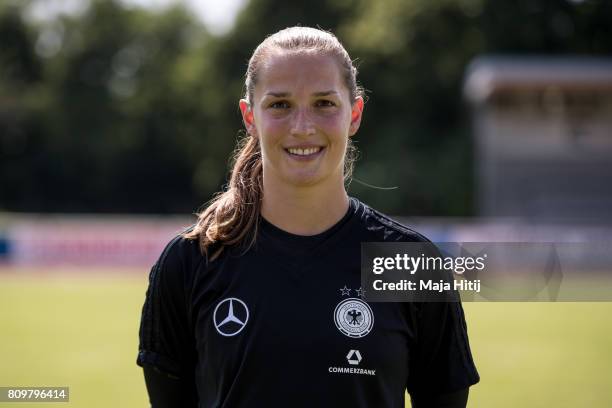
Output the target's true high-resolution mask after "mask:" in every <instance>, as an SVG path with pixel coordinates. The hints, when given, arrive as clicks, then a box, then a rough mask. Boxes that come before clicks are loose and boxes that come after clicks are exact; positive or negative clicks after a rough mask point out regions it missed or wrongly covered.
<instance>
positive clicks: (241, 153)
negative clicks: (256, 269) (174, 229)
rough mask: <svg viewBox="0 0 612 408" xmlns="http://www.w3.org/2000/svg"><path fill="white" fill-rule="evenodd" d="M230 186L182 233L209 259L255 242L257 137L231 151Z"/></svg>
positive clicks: (259, 165)
mask: <svg viewBox="0 0 612 408" xmlns="http://www.w3.org/2000/svg"><path fill="white" fill-rule="evenodd" d="M233 157H234V159H233V166H232V171H231V176H230V182H229V186H228V188H227V190H226V191H224V192H222V193H220V194H218V195H217V196H216V197H215V198H213V199H212V201H211V203H210V204H209V205H208V207H207V208H206V209H205V210H204V211H202V212H201V213H200V214H199V215H198V221H197V223H196V225H195V227H194V228H193V229H192V230H191V231H189V232H187V233H186V234H185V235H184V236H185V238H188V239H197V240H198V241H199V244H200V250H201V251H202V253H204V254H206V256H207V257H208V259H209V260H211V261H212V260H214V259H216V258H217V257H218V256H219V255H220V254H221V253H222V252H223V250H224V249H225V248H226V247H231V246H235V245H238V244H244V245H245V246H246V248H249V247H251V246H252V245H253V243H254V242H255V237H256V235H257V226H258V224H259V216H260V215H259V214H260V210H261V199H262V191H263V180H262V163H261V151H260V149H259V140H258V139H257V138H255V137H251V136H249V135H247V136H245V137H244V138H242V139H241V140H240V141H239V143H238V146H237V148H236V151H235V153H234V156H233Z"/></svg>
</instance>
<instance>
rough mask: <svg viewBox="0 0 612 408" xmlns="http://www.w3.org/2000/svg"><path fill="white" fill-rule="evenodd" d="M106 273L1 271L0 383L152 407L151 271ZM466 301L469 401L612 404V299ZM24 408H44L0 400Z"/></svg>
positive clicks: (76, 400)
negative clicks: (472, 376) (147, 335)
mask: <svg viewBox="0 0 612 408" xmlns="http://www.w3.org/2000/svg"><path fill="white" fill-rule="evenodd" d="M103 273H104V271H98V273H92V274H88V275H90V276H88V277H83V276H77V275H74V276H67V275H59V276H56V275H47V276H45V275H42V274H37V275H32V274H23V273H19V274H17V273H14V272H10V273H0V330H1V331H0V386H69V387H70V403H68V404H60V405H61V406H70V407H86V408H97V407H104V408H109V407H113V408H120V407H145V406H148V402H147V397H146V392H145V388H144V382H143V379H142V375H141V371H140V369H139V367H137V366H136V364H135V358H136V351H137V347H138V338H137V333H138V322H139V318H140V309H141V307H142V302H143V300H144V292H145V290H146V273H145V272H144V271H142V272H136V273H134V272H132V273H129V274H125V275H119V274H117V273H113V274H107V275H104V274H103ZM464 307H465V311H466V315H467V319H468V327H469V334H470V340H471V343H472V350H473V353H474V358H475V360H476V364H477V366H478V369H479V371H480V374H481V377H482V380H481V383H480V384H478V385H477V386H475V387H473V388H472V391H471V394H470V403H469V406H470V407H479V408H480V407H485V408H489V407H491V408H505V407H508V408H509V407H513V408H514V407H521V408H531V407H547V408H548V407H554V408H561V407H572V408H575V407H590V408H599V407H602V408H603V407H612V303H466V304H465V305H464ZM86 322H87V323H86ZM96 322H99V324H96ZM296 397H297V396H296ZM27 406H36V407H40V406H41V404H28V403H11V404H9V403H0V408H4V407H7V408H8V407H20V408H25V407H27ZM53 406H57V405H53Z"/></svg>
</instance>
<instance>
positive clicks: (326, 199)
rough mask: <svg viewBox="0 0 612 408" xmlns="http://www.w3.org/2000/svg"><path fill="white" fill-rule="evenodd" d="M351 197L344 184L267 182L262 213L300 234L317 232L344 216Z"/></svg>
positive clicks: (283, 228) (326, 228) (278, 224)
mask: <svg viewBox="0 0 612 408" xmlns="http://www.w3.org/2000/svg"><path fill="white" fill-rule="evenodd" d="M348 208H349V199H348V195H347V194H346V190H345V189H344V184H343V183H340V185H339V186H321V185H317V186H312V187H295V186H284V187H280V186H277V187H276V188H266V185H265V182H264V194H263V202H262V206H261V215H262V216H263V217H264V218H265V219H266V220H267V221H268V222H270V223H272V224H273V225H275V226H276V227H278V228H280V229H282V230H284V231H287V232H290V233H292V234H296V235H316V234H319V233H321V232H324V231H326V230H328V229H329V228H331V227H332V226H333V225H334V224H336V223H337V222H338V221H340V220H341V219H342V217H344V215H345V214H346V212H347V211H348Z"/></svg>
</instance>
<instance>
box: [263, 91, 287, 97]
mask: <svg viewBox="0 0 612 408" xmlns="http://www.w3.org/2000/svg"><path fill="white" fill-rule="evenodd" d="M289 95H290V94H289V92H266V94H265V95H264V96H273V97H275V98H286V97H287V96H289Z"/></svg>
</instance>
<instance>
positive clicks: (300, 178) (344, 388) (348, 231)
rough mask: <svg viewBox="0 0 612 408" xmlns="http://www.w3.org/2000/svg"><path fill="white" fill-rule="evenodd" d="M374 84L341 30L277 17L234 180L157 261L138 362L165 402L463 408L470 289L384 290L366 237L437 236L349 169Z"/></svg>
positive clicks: (250, 76)
mask: <svg viewBox="0 0 612 408" xmlns="http://www.w3.org/2000/svg"><path fill="white" fill-rule="evenodd" d="M363 105H364V102H363V97H362V92H361V89H360V88H359V87H358V86H357V82H356V69H355V68H354V66H353V64H352V61H351V59H350V57H349V55H348V54H347V52H346V50H345V49H344V47H343V46H342V45H341V44H340V42H339V41H338V40H337V39H336V37H334V36H333V35H332V34H330V33H327V32H324V31H321V30H317V29H312V28H306V27H293V28H288V29H285V30H282V31H279V32H277V33H276V34H274V35H272V36H270V37H268V38H267V39H266V40H265V41H263V42H262V43H261V44H260V45H259V46H258V47H257V49H256V50H255V51H254V53H253V56H252V57H251V59H250V61H249V66H248V70H247V76H246V95H245V97H244V99H242V100H241V101H240V110H241V112H242V118H243V120H244V125H245V127H246V130H247V133H248V135H247V136H246V139H245V140H244V141H243V142H242V145H241V147H240V149H239V151H238V152H237V155H236V159H235V163H234V166H233V169H232V173H231V180H230V184H229V188H228V189H227V191H225V192H223V193H222V194H220V195H218V196H217V197H216V198H215V199H214V200H213V201H212V203H211V204H210V205H209V206H208V208H206V209H205V210H204V211H203V212H202V213H201V214H200V215H199V219H198V222H197V224H196V225H195V226H194V227H193V228H191V229H190V230H188V231H187V232H186V233H184V234H183V235H181V236H179V237H177V238H175V239H174V240H173V241H172V242H171V243H170V244H169V245H168V246H167V248H166V249H165V251H164V253H163V254H162V256H161V257H160V260H159V261H158V262H157V264H156V265H155V266H154V268H153V270H152V272H151V275H150V278H149V279H150V282H149V289H148V291H147V299H146V302H145V305H144V308H143V315H142V322H141V330H140V352H139V356H138V364H139V365H141V366H142V367H144V373H145V379H146V383H147V388H148V392H149V397H150V400H151V403H152V405H153V407H156V408H157V407H165V406H168V407H177V406H199V407H217V406H220V407H221V406H222V407H264V406H265V407H276V406H288V407H302V406H303V407H343V406H346V407H349V406H350V407H404V395H405V391H406V390H408V392H409V393H410V395H411V399H412V403H413V406H414V407H464V406H465V404H466V401H467V395H468V392H467V390H468V387H469V386H470V385H472V384H474V383H476V382H477V381H478V374H477V372H476V369H475V367H474V364H473V362H472V358H471V355H470V351H469V345H468V342H467V335H466V330H465V321H464V318H463V312H462V309H461V305H460V304H459V303H423V304H416V303H372V304H368V303H367V302H366V301H365V300H364V290H363V289H362V288H361V286H360V244H361V242H377V241H378V242H382V241H408V242H410V241H413V242H423V241H426V239H425V238H424V237H423V236H421V235H419V234H418V233H416V232H414V231H412V230H410V229H408V228H406V227H404V226H402V225H400V224H398V223H396V222H394V221H392V220H390V219H389V218H387V217H386V216H384V215H382V214H380V213H378V212H376V211H374V210H372V209H371V208H369V207H368V206H366V205H365V204H363V203H361V202H359V201H358V200H356V199H353V198H349V197H348V196H347V193H346V189H345V185H344V182H345V179H346V178H347V177H348V176H350V172H351V169H352V157H351V152H352V147H351V143H350V138H351V137H352V136H353V135H354V134H355V133H356V132H357V130H358V128H359V125H360V122H361V118H362V111H363Z"/></svg>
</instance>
